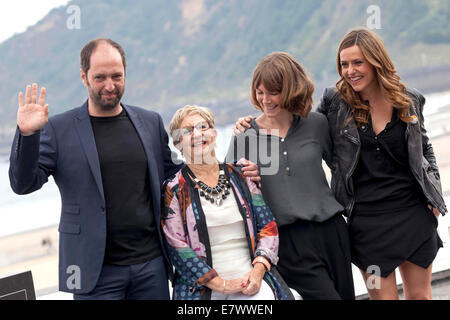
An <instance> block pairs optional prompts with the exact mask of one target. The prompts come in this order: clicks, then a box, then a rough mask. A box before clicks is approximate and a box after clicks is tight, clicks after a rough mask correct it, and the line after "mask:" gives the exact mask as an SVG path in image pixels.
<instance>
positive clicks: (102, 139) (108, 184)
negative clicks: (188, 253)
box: [91, 109, 161, 265]
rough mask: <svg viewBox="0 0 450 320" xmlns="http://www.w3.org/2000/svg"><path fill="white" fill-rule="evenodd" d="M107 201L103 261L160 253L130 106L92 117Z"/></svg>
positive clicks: (137, 259) (142, 154) (143, 157)
mask: <svg viewBox="0 0 450 320" xmlns="http://www.w3.org/2000/svg"><path fill="white" fill-rule="evenodd" d="M91 123H92V128H93V130H94V136H95V143H96V146H97V151H98V157H99V161H100V171H101V174H102V183H103V190H104V193H105V202H106V223H107V224H106V226H107V232H106V252H105V258H104V263H105V264H116V265H132V264H138V263H141V262H145V261H149V260H151V259H153V258H155V257H157V256H159V255H161V249H160V245H159V238H158V235H157V230H156V227H155V223H156V222H155V219H154V216H153V207H152V201H151V196H150V189H149V181H150V180H149V171H148V165H147V157H146V154H145V151H144V147H143V145H142V142H141V140H140V138H139V136H138V134H137V132H136V129H135V128H134V126H133V124H132V122H131V121H130V119H129V118H128V116H127V114H126V112H125V109H123V111H122V112H121V113H120V114H119V115H118V116H114V117H93V116H91Z"/></svg>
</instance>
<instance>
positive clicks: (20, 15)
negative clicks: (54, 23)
mask: <svg viewBox="0 0 450 320" xmlns="http://www.w3.org/2000/svg"><path fill="white" fill-rule="evenodd" d="M68 2H69V0H6V1H1V2H0V42H3V41H5V40H6V39H8V38H9V37H11V36H13V35H14V33H21V32H24V31H25V30H26V29H27V27H28V26H32V25H34V24H35V23H36V22H38V21H39V20H41V19H42V18H43V17H44V16H45V15H46V14H47V13H48V12H49V11H50V10H51V9H53V8H55V7H59V6H62V5H66V4H67V3H68Z"/></svg>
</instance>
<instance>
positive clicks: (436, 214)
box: [428, 204, 441, 218]
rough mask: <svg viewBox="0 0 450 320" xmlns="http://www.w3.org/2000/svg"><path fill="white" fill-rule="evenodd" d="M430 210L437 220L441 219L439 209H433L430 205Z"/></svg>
mask: <svg viewBox="0 0 450 320" xmlns="http://www.w3.org/2000/svg"><path fill="white" fill-rule="evenodd" d="M428 209H430V210H431V211H432V212H433V214H434V215H435V216H436V218H439V215H440V214H441V213H440V212H439V210H438V209H436V208H435V207H433V206H432V205H431V204H429V205H428Z"/></svg>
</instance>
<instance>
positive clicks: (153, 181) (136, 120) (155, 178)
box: [122, 104, 161, 219]
mask: <svg viewBox="0 0 450 320" xmlns="http://www.w3.org/2000/svg"><path fill="white" fill-rule="evenodd" d="M122 107H123V108H125V110H126V112H127V114H128V116H129V117H130V120H131V122H132V123H133V125H134V127H135V128H136V131H137V133H138V135H139V137H140V138H141V142H142V145H143V146H144V151H145V154H146V156H147V164H148V171H149V179H150V189H151V193H152V200H153V206H154V208H153V211H154V212H155V213H158V216H157V217H156V218H157V219H159V210H156V209H157V208H159V206H160V201H161V199H160V190H161V186H160V183H159V181H160V179H159V174H158V167H157V166H156V161H155V157H154V150H153V149H154V144H153V143H152V142H153V139H154V137H153V136H152V135H151V134H150V131H149V130H148V127H147V125H146V124H145V123H144V122H143V121H142V118H141V116H140V115H139V113H137V112H135V111H134V110H133V109H132V108H130V107H129V106H127V105H125V104H122Z"/></svg>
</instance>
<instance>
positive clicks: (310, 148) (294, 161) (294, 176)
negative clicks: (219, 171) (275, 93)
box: [226, 112, 344, 226]
mask: <svg viewBox="0 0 450 320" xmlns="http://www.w3.org/2000/svg"><path fill="white" fill-rule="evenodd" d="M331 150H332V144H331V139H330V134H329V130H328V121H327V118H326V117H325V116H324V115H323V114H320V113H317V112H310V113H309V115H308V117H307V118H301V117H299V116H297V115H294V116H293V121H292V124H291V126H290V128H289V131H288V132H287V134H286V137H285V138H280V137H279V136H277V135H270V134H267V130H263V129H261V130H260V129H259V127H258V125H257V123H256V121H255V120H254V119H253V120H252V122H251V128H249V129H247V130H246V131H245V132H244V133H241V134H239V135H237V136H235V137H234V138H233V139H232V141H231V144H230V147H229V149H228V153H227V156H226V162H233V161H236V160H239V159H240V158H246V159H249V160H250V161H252V162H254V163H257V164H258V166H259V170H260V172H259V173H260V176H261V186H262V187H261V192H262V195H263V198H264V201H265V202H266V204H267V205H268V206H269V208H270V210H271V211H272V213H273V215H274V216H275V219H276V220H277V224H278V226H284V225H288V224H291V223H293V222H295V221H296V220H298V219H302V220H308V221H316V222H322V221H325V220H327V219H329V218H331V217H332V216H334V215H335V214H336V213H338V212H341V211H343V210H344V208H343V207H342V206H341V205H340V204H339V203H338V202H337V201H336V199H335V198H334V195H333V192H332V191H331V189H330V187H329V185H328V182H327V179H326V175H325V172H324V170H323V166H322V159H324V160H325V161H327V163H331V157H332V153H331Z"/></svg>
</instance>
